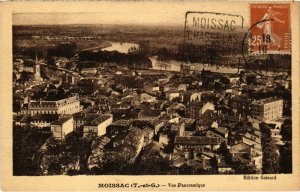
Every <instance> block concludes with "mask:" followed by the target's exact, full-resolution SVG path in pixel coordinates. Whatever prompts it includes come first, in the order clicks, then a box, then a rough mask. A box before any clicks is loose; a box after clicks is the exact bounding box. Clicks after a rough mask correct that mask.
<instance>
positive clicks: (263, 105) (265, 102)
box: [251, 97, 283, 121]
mask: <svg viewBox="0 0 300 192" xmlns="http://www.w3.org/2000/svg"><path fill="white" fill-rule="evenodd" d="M251 112H252V115H253V116H255V117H257V118H259V119H261V120H263V121H266V120H269V121H271V120H276V119H278V118H280V117H281V116H282V114H283V99H280V98H276V97H271V98H267V99H260V100H255V101H253V102H252V103H251Z"/></svg>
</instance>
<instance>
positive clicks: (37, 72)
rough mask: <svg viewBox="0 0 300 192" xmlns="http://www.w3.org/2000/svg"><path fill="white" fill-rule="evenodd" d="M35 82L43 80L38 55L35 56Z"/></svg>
mask: <svg viewBox="0 0 300 192" xmlns="http://www.w3.org/2000/svg"><path fill="white" fill-rule="evenodd" d="M34 77H35V80H37V81H40V80H42V78H41V67H40V64H39V62H38V57H37V53H36V54H35V74H34Z"/></svg>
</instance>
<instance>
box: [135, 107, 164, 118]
mask: <svg viewBox="0 0 300 192" xmlns="http://www.w3.org/2000/svg"><path fill="white" fill-rule="evenodd" d="M159 116H160V110H157V109H143V110H141V111H140V113H139V114H138V118H139V119H142V118H144V119H149V120H153V119H157V118H158V117H159Z"/></svg>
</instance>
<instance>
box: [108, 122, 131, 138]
mask: <svg viewBox="0 0 300 192" xmlns="http://www.w3.org/2000/svg"><path fill="white" fill-rule="evenodd" d="M130 124H131V122H130V121H129V120H124V119H121V120H118V121H116V122H113V123H112V124H110V125H109V126H108V127H107V129H106V134H108V135H118V134H120V133H126V132H128V130H129V127H130Z"/></svg>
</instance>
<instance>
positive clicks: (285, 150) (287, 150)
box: [280, 142, 293, 173]
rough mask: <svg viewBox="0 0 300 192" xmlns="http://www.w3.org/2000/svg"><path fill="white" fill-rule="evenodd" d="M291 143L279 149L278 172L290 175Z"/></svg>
mask: <svg viewBox="0 0 300 192" xmlns="http://www.w3.org/2000/svg"><path fill="white" fill-rule="evenodd" d="M292 163H293V162H292V143H291V142H286V143H285V144H284V146H282V147H281V149H280V170H281V172H282V173H292Z"/></svg>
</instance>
